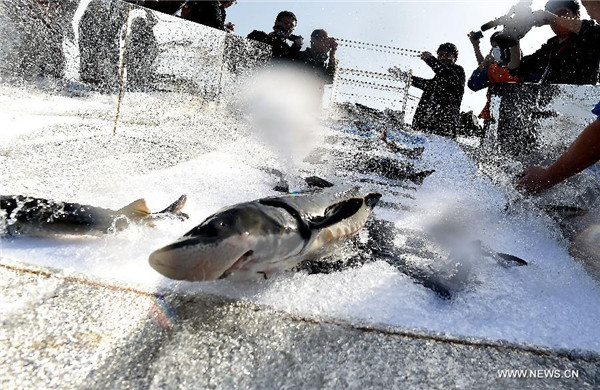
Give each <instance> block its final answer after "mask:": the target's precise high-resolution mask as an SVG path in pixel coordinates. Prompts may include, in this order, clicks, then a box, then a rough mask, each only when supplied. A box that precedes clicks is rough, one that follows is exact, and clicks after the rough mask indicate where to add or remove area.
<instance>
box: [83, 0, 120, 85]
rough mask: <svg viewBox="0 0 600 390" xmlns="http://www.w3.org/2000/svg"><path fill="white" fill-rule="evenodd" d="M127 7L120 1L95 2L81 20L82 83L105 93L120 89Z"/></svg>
mask: <svg viewBox="0 0 600 390" xmlns="http://www.w3.org/2000/svg"><path fill="white" fill-rule="evenodd" d="M126 19H127V7H124V6H123V4H122V3H120V2H117V1H106V0H92V1H91V2H90V3H89V4H88V6H87V8H86V9H85V11H84V13H83V15H82V17H81V20H80V21H79V51H80V67H79V77H80V80H81V81H82V82H84V83H86V84H89V85H91V86H93V87H96V88H98V89H99V90H102V91H107V92H108V91H115V90H117V89H118V86H119V78H120V71H119V69H120V60H119V57H120V53H121V47H120V46H121V45H120V39H121V32H122V28H123V27H124V25H125V20H126Z"/></svg>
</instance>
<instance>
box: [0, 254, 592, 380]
mask: <svg viewBox="0 0 600 390" xmlns="http://www.w3.org/2000/svg"><path fill="white" fill-rule="evenodd" d="M0 296H1V297H2V298H0V299H1V300H2V308H1V309H0V311H1V321H2V328H1V330H0V386H1V387H2V388H3V389H17V388H19V389H25V388H29V389H32V388H61V389H66V388H114V389H118V388H161V389H177V388H292V387H293V388H367V387H368V388H403V389H406V388H420V389H422V388H455V387H461V388H486V389H489V388H502V389H505V388H553V389H556V388H578V389H583V388H598V386H600V370H599V366H600V356H598V355H594V354H576V353H570V352H565V351H562V352H561V351H553V350H544V349H537V348H533V347H528V346H522V345H503V344H499V343H493V342H485V341H484V340H459V339H451V338H445V337H443V336H435V335H428V334H419V333H417V332H409V331H405V330H402V329H381V330H377V329H373V328H368V327H360V326H352V325H350V324H347V323H335V322H330V321H326V320H325V321H324V322H319V321H315V320H309V319H305V318H296V317H293V316H290V315H289V314H283V313H280V312H276V311H274V310H271V309H268V308H264V307H259V306H256V305H252V304H247V303H244V302H234V301H229V300H226V299H222V298H219V297H215V296H209V295H199V294H194V295H175V294H170V295H169V294H167V295H161V294H157V293H153V292H150V291H143V290H136V289H134V288H129V287H126V286H119V285H111V284H106V283H103V282H99V281H94V280H90V279H87V278H85V277H83V276H81V275H66V274H65V273H62V272H58V271H54V270H51V269H47V268H39V267H33V266H29V265H25V264H21V263H17V262H12V261H9V260H6V259H2V260H1V261H0ZM508 369H518V370H536V371H537V370H557V371H556V373H558V374H560V376H562V378H544V379H542V378H531V377H530V378H527V379H523V378H519V379H514V378H513V379H506V378H500V375H499V370H508ZM571 374H573V375H578V378H566V377H565V376H570V375H571Z"/></svg>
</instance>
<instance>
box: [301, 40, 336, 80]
mask: <svg viewBox="0 0 600 390" xmlns="http://www.w3.org/2000/svg"><path fill="white" fill-rule="evenodd" d="M337 46H338V45H337V42H336V41H335V39H334V38H330V37H329V34H327V31H325V30H315V31H313V32H312V34H311V35H310V47H309V48H307V49H306V50H304V51H301V52H300V54H299V57H298V61H299V62H300V63H301V64H304V65H306V66H307V67H308V68H309V69H311V70H312V71H313V73H314V74H315V75H316V76H317V77H319V79H321V80H322V81H323V82H324V83H325V84H331V83H333V76H334V75H335V69H336V66H337V62H336V59H335V52H336V50H337Z"/></svg>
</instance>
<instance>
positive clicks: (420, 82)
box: [410, 76, 431, 90]
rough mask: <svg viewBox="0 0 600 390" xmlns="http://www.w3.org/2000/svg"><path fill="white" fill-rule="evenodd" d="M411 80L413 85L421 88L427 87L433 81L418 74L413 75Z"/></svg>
mask: <svg viewBox="0 0 600 390" xmlns="http://www.w3.org/2000/svg"><path fill="white" fill-rule="evenodd" d="M410 81H411V82H410V85H411V87H415V88H419V89H421V90H425V89H427V87H428V86H429V84H430V83H431V80H428V79H424V78H422V77H418V76H411V77H410Z"/></svg>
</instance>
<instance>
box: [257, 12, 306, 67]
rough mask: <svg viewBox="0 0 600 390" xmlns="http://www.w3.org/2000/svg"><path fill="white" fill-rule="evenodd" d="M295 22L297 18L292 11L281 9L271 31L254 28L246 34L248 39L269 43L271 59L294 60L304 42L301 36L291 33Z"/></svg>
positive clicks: (294, 27)
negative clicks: (271, 50)
mask: <svg viewBox="0 0 600 390" xmlns="http://www.w3.org/2000/svg"><path fill="white" fill-rule="evenodd" d="M297 23H298V19H296V15H294V13H293V12H290V11H281V12H280V13H279V14H278V15H277V18H276V19H275V25H274V26H273V31H272V32H270V33H268V34H267V33H266V32H264V31H258V30H254V31H252V32H251V33H250V34H248V39H253V40H255V41H259V42H262V43H266V44H267V45H270V46H271V47H272V48H273V59H275V60H294V59H297V58H298V56H299V55H300V49H302V45H303V44H304V39H303V38H302V37H301V36H298V35H293V34H292V33H293V32H294V30H295V29H296V25H297ZM288 41H290V42H291V44H290V43H288Z"/></svg>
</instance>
